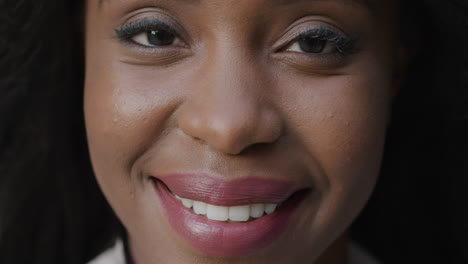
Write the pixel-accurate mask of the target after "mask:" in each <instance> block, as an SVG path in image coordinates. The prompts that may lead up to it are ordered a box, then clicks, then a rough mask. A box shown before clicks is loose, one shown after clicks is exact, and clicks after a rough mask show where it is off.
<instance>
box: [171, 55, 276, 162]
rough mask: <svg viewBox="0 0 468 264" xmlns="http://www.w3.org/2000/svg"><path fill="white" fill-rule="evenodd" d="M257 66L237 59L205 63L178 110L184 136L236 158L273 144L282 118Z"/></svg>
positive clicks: (218, 58)
mask: <svg viewBox="0 0 468 264" xmlns="http://www.w3.org/2000/svg"><path fill="white" fill-rule="evenodd" d="M256 69H259V67H258V65H254V64H253V63H252V62H251V60H250V61H249V60H248V59H242V57H240V56H238V57H237V58H233V57H232V56H224V57H221V58H220V57H216V59H213V60H207V61H206V62H205V63H203V66H201V67H200V68H199V70H198V71H197V73H196V74H194V76H195V77H193V78H192V81H190V83H191V86H190V90H191V91H192V93H191V94H190V96H189V98H187V99H186V101H185V102H184V104H183V106H182V107H181V108H182V109H180V112H179V116H178V126H179V128H180V129H181V130H182V131H183V132H184V134H186V135H188V136H190V137H192V138H193V139H196V140H200V141H202V142H203V143H204V144H207V145H210V146H211V147H212V148H214V149H216V150H217V151H219V152H222V153H224V154H229V155H237V154H240V153H241V152H243V151H245V150H246V149H248V148H249V147H251V146H254V145H258V144H267V143H274V142H276V141H277V140H278V139H279V138H280V137H281V134H282V133H283V132H282V131H283V124H282V119H281V116H280V114H279V111H278V110H277V109H276V108H275V106H274V104H273V100H271V97H270V96H267V95H268V93H269V89H270V88H271V87H269V83H271V82H270V81H268V78H267V77H266V76H265V74H263V73H261V72H260V71H259V70H256Z"/></svg>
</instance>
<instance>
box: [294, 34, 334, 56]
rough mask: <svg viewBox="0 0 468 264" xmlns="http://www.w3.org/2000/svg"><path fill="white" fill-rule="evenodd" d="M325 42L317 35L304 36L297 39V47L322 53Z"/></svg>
mask: <svg viewBox="0 0 468 264" xmlns="http://www.w3.org/2000/svg"><path fill="white" fill-rule="evenodd" d="M327 42H328V41H327V40H323V39H320V38H317V37H306V38H302V39H300V40H299V47H301V49H302V50H303V51H304V52H307V53H322V52H323V50H324V49H325V47H326V45H327Z"/></svg>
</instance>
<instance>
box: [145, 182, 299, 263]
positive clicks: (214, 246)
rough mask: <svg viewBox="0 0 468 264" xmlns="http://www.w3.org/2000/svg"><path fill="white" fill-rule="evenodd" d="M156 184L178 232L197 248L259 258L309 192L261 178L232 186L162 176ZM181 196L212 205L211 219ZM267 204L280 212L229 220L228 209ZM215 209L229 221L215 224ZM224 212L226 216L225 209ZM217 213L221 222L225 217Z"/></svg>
mask: <svg viewBox="0 0 468 264" xmlns="http://www.w3.org/2000/svg"><path fill="white" fill-rule="evenodd" d="M153 183H154V186H155V190H156V193H157V195H158V197H159V200H160V201H161V205H162V208H163V210H164V213H165V215H166V216H167V218H168V221H169V223H170V225H171V226H172V228H173V229H174V231H176V233H177V234H178V235H180V236H181V237H182V238H183V239H184V240H185V241H186V242H188V243H189V244H190V245H191V246H192V247H194V248H195V249H198V250H200V251H201V252H203V253H205V254H208V255H214V256H225V257H235V256H245V255H250V254H254V253H255V252H257V251H259V250H261V249H263V248H265V247H267V246H268V245H270V244H272V243H273V242H274V241H276V240H278V239H279V238H280V236H281V234H283V233H284V232H285V231H286V229H287V227H288V225H289V223H290V222H291V219H292V218H293V216H294V214H295V212H296V211H297V210H296V209H297V207H298V206H299V204H300V202H301V201H302V200H303V198H304V195H305V194H306V192H307V189H308V187H307V186H301V185H299V184H294V183H292V182H285V181H276V180H270V179H263V178H256V177H250V178H243V179H240V180H235V181H230V182H226V181H222V180H219V179H216V178H214V177H211V176H206V175H190V174H172V175H164V176H158V177H157V179H154V180H153ZM176 196H177V197H178V198H179V197H182V198H184V200H186V201H184V202H187V201H192V202H193V201H195V202H194V203H198V204H208V205H207V206H208V209H207V210H208V212H207V213H206V215H201V214H200V213H199V212H197V213H195V212H194V210H192V209H191V208H190V207H191V204H190V205H188V204H186V203H182V202H181V200H180V198H179V199H178V198H176ZM262 204H266V205H275V206H273V207H276V205H278V204H279V206H278V208H276V210H275V209H273V210H269V209H267V207H268V206H265V214H263V215H255V217H252V215H251V217H250V218H249V217H248V216H247V218H249V219H248V220H247V218H244V219H243V220H242V221H239V222H237V221H230V220H228V219H227V217H228V216H227V215H226V212H227V211H226V210H233V208H235V207H242V206H243V208H249V205H262ZM184 205H185V206H184ZM210 206H211V208H215V207H216V208H218V207H219V208H222V209H224V210H225V211H224V214H225V215H224V218H223V216H221V218H219V219H217V220H212V219H214V217H213V216H210ZM228 208H229V209H228ZM194 209H195V206H194ZM213 210H214V209H213ZM268 210H269V211H268ZM220 211H221V215H222V212H223V210H220ZM273 211H274V212H273ZM216 213H217V214H218V215H216V217H219V212H216ZM229 213H231V212H229ZM208 216H209V217H208ZM231 217H232V215H231V214H229V218H231ZM236 217H237V216H236ZM249 220H250V221H249Z"/></svg>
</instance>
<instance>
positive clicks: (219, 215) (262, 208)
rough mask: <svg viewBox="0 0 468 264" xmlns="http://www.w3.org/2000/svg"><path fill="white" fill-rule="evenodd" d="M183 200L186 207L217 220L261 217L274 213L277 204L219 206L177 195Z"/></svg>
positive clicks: (242, 219) (246, 219)
mask: <svg viewBox="0 0 468 264" xmlns="http://www.w3.org/2000/svg"><path fill="white" fill-rule="evenodd" d="M174 196H175V198H177V199H178V200H179V201H181V202H182V204H183V205H184V207H185V208H189V209H190V208H192V207H193V211H194V212H195V213H196V214H198V215H206V217H207V218H208V219H211V220H216V221H228V220H231V221H234V222H245V221H248V220H249V219H250V217H252V218H260V217H262V216H263V215H264V214H265V213H266V214H272V213H273V212H274V211H275V210H276V208H277V206H278V205H277V204H248V205H240V206H218V205H212V204H207V203H204V202H200V201H194V200H190V199H186V198H182V197H180V196H177V195H175V194H174Z"/></svg>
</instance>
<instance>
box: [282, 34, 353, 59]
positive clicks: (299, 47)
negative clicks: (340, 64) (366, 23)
mask: <svg viewBox="0 0 468 264" xmlns="http://www.w3.org/2000/svg"><path fill="white" fill-rule="evenodd" d="M355 44H356V41H355V40H353V39H351V38H349V37H348V36H347V35H345V34H344V33H341V32H339V31H334V30H330V29H327V28H315V29H311V30H309V31H307V32H305V33H301V34H299V35H298V36H297V37H296V38H294V40H293V41H291V42H290V44H289V45H288V46H287V48H286V49H284V50H285V51H290V52H297V53H305V54H324V55H332V54H339V55H349V54H351V53H353V52H355Z"/></svg>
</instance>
